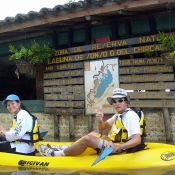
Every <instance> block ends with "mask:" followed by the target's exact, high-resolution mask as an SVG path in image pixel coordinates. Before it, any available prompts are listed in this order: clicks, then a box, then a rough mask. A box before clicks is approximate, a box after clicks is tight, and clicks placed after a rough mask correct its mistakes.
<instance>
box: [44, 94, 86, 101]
mask: <svg viewBox="0 0 175 175" xmlns="http://www.w3.org/2000/svg"><path fill="white" fill-rule="evenodd" d="M44 99H45V100H84V99H85V97H84V93H83V94H45V95H44Z"/></svg>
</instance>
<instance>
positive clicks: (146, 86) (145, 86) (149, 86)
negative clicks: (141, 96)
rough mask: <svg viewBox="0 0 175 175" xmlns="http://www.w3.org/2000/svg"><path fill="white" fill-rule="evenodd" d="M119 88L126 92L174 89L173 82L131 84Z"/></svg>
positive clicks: (174, 84)
mask: <svg viewBox="0 0 175 175" xmlns="http://www.w3.org/2000/svg"><path fill="white" fill-rule="evenodd" d="M120 87H121V88H123V89H126V90H131V89H132V90H163V89H164V90H165V89H175V83H174V82H166V83H165V82H158V83H157V82H155V83H132V84H128V83H127V84H121V85H120Z"/></svg>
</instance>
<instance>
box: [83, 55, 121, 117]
mask: <svg viewBox="0 0 175 175" xmlns="http://www.w3.org/2000/svg"><path fill="white" fill-rule="evenodd" d="M84 71H85V72H84V79H85V81H84V82H85V83H84V84H85V105H86V106H85V109H86V114H96V112H97V111H98V110H99V107H102V108H103V111H104V113H113V112H115V110H114V109H113V107H112V106H111V105H110V104H109V103H108V102H107V97H109V96H111V95H112V92H113V90H114V88H118V87H119V69H118V58H114V59H105V60H95V61H90V62H85V63H84Z"/></svg>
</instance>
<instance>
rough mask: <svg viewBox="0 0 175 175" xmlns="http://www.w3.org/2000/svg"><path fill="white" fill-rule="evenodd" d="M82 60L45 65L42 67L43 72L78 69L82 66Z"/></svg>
mask: <svg viewBox="0 0 175 175" xmlns="http://www.w3.org/2000/svg"><path fill="white" fill-rule="evenodd" d="M83 65H84V64H83V62H78V63H69V64H59V65H49V66H48V65H47V66H45V67H44V72H56V71H62V70H70V69H80V68H83V67H84V66H83Z"/></svg>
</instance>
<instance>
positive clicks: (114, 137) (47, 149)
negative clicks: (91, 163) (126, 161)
mask: <svg viewBox="0 0 175 175" xmlns="http://www.w3.org/2000/svg"><path fill="white" fill-rule="evenodd" d="M107 101H108V102H109V104H111V105H113V108H114V109H115V110H116V114H114V115H113V116H112V117H111V118H109V119H108V120H107V121H103V117H104V113H103V110H102V108H100V109H99V111H98V112H97V114H96V119H97V121H98V126H99V129H100V130H104V129H107V128H110V132H109V134H108V136H105V137H104V136H102V135H101V134H99V133H97V132H95V131H93V132H91V133H89V134H88V135H85V136H84V137H82V138H81V139H79V140H78V141H76V142H75V143H73V144H72V145H66V146H55V145H51V144H48V145H47V146H46V145H43V144H41V145H39V151H40V154H41V155H43V156H75V155H79V154H81V153H83V152H84V151H85V150H86V148H87V147H91V148H93V149H95V150H97V152H100V151H101V150H103V148H104V147H106V146H114V149H115V151H116V152H120V151H123V150H127V151H128V152H135V151H138V150H141V149H144V147H145V145H144V143H143V142H142V135H143V129H141V127H140V126H141V125H142V126H143V123H144V117H143V113H142V112H141V118H139V116H138V114H137V113H136V112H134V111H133V110H131V109H130V108H128V105H129V104H130V97H129V96H128V94H127V92H126V91H125V90H124V89H121V88H117V89H114V91H113V95H112V96H111V97H108V98H107Z"/></svg>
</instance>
